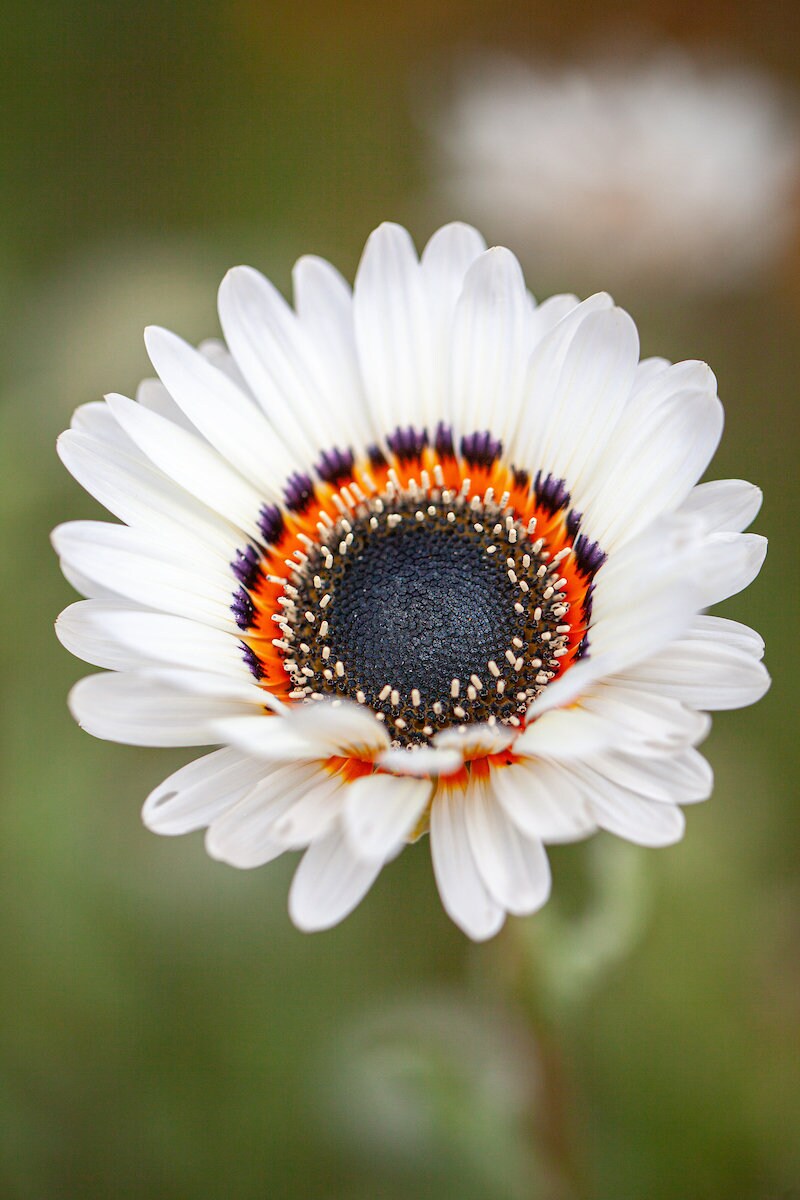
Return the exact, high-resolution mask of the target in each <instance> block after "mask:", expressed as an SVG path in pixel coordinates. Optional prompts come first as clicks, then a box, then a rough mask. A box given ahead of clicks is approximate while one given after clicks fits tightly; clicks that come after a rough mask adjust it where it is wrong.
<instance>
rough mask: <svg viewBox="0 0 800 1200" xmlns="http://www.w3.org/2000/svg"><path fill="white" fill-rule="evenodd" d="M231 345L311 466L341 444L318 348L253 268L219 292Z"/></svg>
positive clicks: (237, 273)
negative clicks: (320, 455) (318, 355)
mask: <svg viewBox="0 0 800 1200" xmlns="http://www.w3.org/2000/svg"><path fill="white" fill-rule="evenodd" d="M219 317H220V321H221V323H222V328H223V331H224V333H225V340H226V342H227V343H228V345H229V346H230V348H231V352H232V353H233V356H234V358H235V359H236V362H237V364H238V366H239V367H240V369H241V371H242V374H243V375H244V377H245V379H246V380H247V382H248V384H249V386H250V389H251V391H252V393H253V395H254V396H255V397H256V399H257V401H258V403H259V404H260V406H261V407H262V409H263V410H264V412H265V413H266V415H267V417H268V418H269V420H270V423H271V424H272V425H274V427H275V428H276V429H277V430H278V431H279V432H280V435H281V438H282V440H283V441H284V442H285V443H286V444H287V445H288V446H291V448H292V450H293V451H294V453H295V455H296V457H297V459H298V460H299V461H301V462H305V463H306V464H307V465H308V466H311V465H312V463H313V462H314V461H315V460H316V459H317V457H318V456H319V450H320V449H325V448H331V447H333V446H336V445H340V444H341V438H340V437H339V436H338V430H337V428H336V423H335V416H336V414H335V412H333V411H332V409H331V405H330V403H329V401H328V396H327V388H326V382H325V378H324V375H323V373H322V370H321V368H320V364H319V362H318V360H317V359H316V355H315V353H314V347H313V344H312V342H311V341H310V339H309V338H308V336H307V334H306V331H305V329H304V328H303V326H302V325H301V324H300V322H299V321H298V319H297V316H296V314H295V313H294V312H292V310H291V308H290V307H289V305H288V304H287V303H286V301H285V300H284V298H283V297H282V296H281V294H280V292H278V290H277V289H276V288H275V287H273V285H272V284H271V283H270V282H269V280H268V279H265V278H264V276H263V275H261V274H259V272H258V271H254V270H253V269H252V267H234V268H233V270H231V271H229V272H228V274H227V275H226V276H225V278H224V279H223V281H222V284H221V286H220V289H219Z"/></svg>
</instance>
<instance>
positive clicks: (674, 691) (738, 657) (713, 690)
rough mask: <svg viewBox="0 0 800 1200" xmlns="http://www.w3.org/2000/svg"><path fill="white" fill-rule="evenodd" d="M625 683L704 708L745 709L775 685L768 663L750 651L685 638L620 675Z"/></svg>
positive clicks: (714, 642) (718, 643) (721, 643)
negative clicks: (772, 682) (761, 660)
mask: <svg viewBox="0 0 800 1200" xmlns="http://www.w3.org/2000/svg"><path fill="white" fill-rule="evenodd" d="M620 678H621V681H622V682H626V683H630V684H631V685H632V686H634V687H637V688H641V689H643V690H645V691H653V692H656V693H658V694H659V695H661V696H670V697H673V698H674V699H676V700H680V701H681V702H682V703H684V704H689V705H691V706H692V708H700V709H730V708H742V707H744V706H745V705H748V704H755V702H756V701H757V700H760V699H761V697H762V696H763V695H764V693H765V692H766V691H767V689H768V688H769V685H770V678H769V675H768V674H767V671H766V668H765V667H764V664H763V663H761V662H759V660H758V659H757V658H755V657H754V656H753V654H752V651H751V650H750V648H747V649H741V648H740V647H738V646H730V645H726V644H725V643H724V642H722V641H720V640H717V641H705V642H704V641H702V640H700V639H681V640H680V641H677V642H674V643H673V644H672V645H671V646H667V647H666V649H664V650H662V651H661V652H660V653H659V654H655V655H653V656H652V658H648V659H646V660H645V661H644V662H641V663H638V664H637V665H636V666H635V667H631V668H629V670H628V671H626V672H624V673H623V675H622V676H621V677H620Z"/></svg>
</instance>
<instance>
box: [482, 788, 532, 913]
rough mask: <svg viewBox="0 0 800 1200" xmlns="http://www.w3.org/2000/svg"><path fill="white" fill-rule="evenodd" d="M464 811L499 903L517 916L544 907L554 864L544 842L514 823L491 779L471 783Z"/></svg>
mask: <svg viewBox="0 0 800 1200" xmlns="http://www.w3.org/2000/svg"><path fill="white" fill-rule="evenodd" d="M464 811H465V817H466V824H467V835H468V837H469V842H470V846H471V847H472V853H473V855H474V858H475V862H476V864H477V867H478V871H479V872H480V874H481V877H482V879H483V882H484V883H485V884H486V887H487V888H488V889H489V891H490V893H491V894H492V896H493V897H494V899H495V900H496V901H497V903H498V904H500V905H502V906H503V908H505V909H507V911H508V912H510V913H515V914H517V915H521V914H522V913H531V912H535V910H536V909H537V908H541V906H542V905H543V904H544V903H545V901H546V900H547V897H548V896H549V895H550V864H549V863H548V861H547V854H546V853H545V850H544V846H543V845H542V843H541V841H540V840H539V839H534V838H528V837H525V836H524V835H523V834H522V833H521V832H520V831H519V829H518V828H517V827H516V826H514V825H513V824H512V823H511V821H510V820H509V818H508V817H507V816H506V814H505V812H504V811H503V808H502V807H501V805H500V804H499V803H498V802H497V800H496V799H495V797H494V795H493V793H492V787H491V784H490V782H489V780H485V779H478V778H474V777H473V778H472V779H471V780H470V785H469V788H468V790H467V794H466V796H465V797H464Z"/></svg>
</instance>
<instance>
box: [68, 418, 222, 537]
mask: <svg viewBox="0 0 800 1200" xmlns="http://www.w3.org/2000/svg"><path fill="white" fill-rule="evenodd" d="M103 407H105V406H103ZM109 415H110V414H109ZM112 420H113V418H112ZM115 424H116V422H115ZM126 440H127V439H126ZM56 448H57V450H58V454H59V457H60V459H61V461H62V462H63V463H64V466H65V467H66V468H67V470H68V471H69V472H70V474H71V475H72V476H73V477H74V478H75V479H77V481H78V483H79V484H80V485H81V487H83V488H85V489H86V491H87V492H89V493H90V495H92V496H94V497H95V499H96V500H99V501H100V503H101V504H102V505H104V506H105V507H106V508H107V509H108V510H109V511H110V512H112V513H113V514H114V516H115V517H119V519H120V520H121V521H124V522H125V523H126V525H132V526H133V527H134V528H137V529H142V530H145V531H148V532H151V533H158V534H168V535H171V536H172V537H173V538H175V539H187V538H188V539H190V540H191V541H192V542H200V543H201V544H202V545H206V546H211V547H214V548H215V549H216V550H217V551H218V552H219V553H225V554H227V555H228V556H231V555H232V551H233V549H234V548H235V546H236V545H237V544H241V542H242V540H243V536H242V534H241V532H240V531H239V530H237V529H236V527H235V526H233V525H231V524H230V523H229V522H227V521H224V520H223V519H222V518H221V517H219V516H218V515H217V514H216V513H214V512H212V511H211V509H209V508H207V507H206V506H205V505H204V504H201V503H200V501H199V500H196V499H195V498H194V497H193V496H190V495H189V494H188V493H187V492H185V491H184V490H183V488H181V487H179V486H178V485H177V484H176V483H173V481H172V480H171V479H168V478H167V477H166V475H164V474H163V473H162V472H161V471H159V470H157V469H156V468H155V467H153V466H152V464H151V463H149V462H148V461H147V460H146V459H145V457H144V455H142V454H141V453H140V451H139V450H138V449H137V448H136V447H135V446H133V444H132V443H131V444H130V449H131V451H132V453H131V452H127V451H125V450H121V449H119V448H118V447H117V446H116V445H112V444H109V443H108V442H106V441H101V440H100V439H99V438H95V437H91V436H89V435H88V434H85V433H82V432H81V431H80V430H75V429H68V430H67V431H66V432H65V433H62V434H61V436H60V438H59V439H58V442H57V443H56Z"/></svg>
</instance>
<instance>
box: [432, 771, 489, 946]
mask: <svg viewBox="0 0 800 1200" xmlns="http://www.w3.org/2000/svg"><path fill="white" fill-rule="evenodd" d="M430 835H431V857H432V859H433V870H434V874H435V876H436V885H437V887H438V888H439V895H440V896H441V898H442V904H443V905H444V909H445V912H446V913H447V914H448V916H449V917H450V918H451V919H452V920H453V921H455V923H456V925H458V926H459V927H460V928H461V929H463V930H464V932H465V933H466V934H468V935H469V937H471V938H472V939H473V941H476V942H482V941H485V940H486V938H490V937H493V936H494V934H496V933H497V931H498V930H499V929H500V927H501V926H502V924H503V921H504V920H505V912H504V911H503V908H502V906H501V905H499V904H498V903H497V902H496V901H495V900H494V899H493V898H492V896H491V895H490V893H489V891H488V890H487V888H486V885H485V884H484V882H483V880H482V879H481V876H480V874H479V872H478V868H477V866H476V864H475V857H474V855H473V853H472V848H471V846H470V842H469V836H468V834H467V827H466V821H465V817H464V792H463V790H461V789H454V790H453V789H450V788H448V787H447V786H446V785H444V784H442V783H440V785H439V787H438V789H437V791H436V794H435V795H434V798H433V805H432V806H431V831H430Z"/></svg>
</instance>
